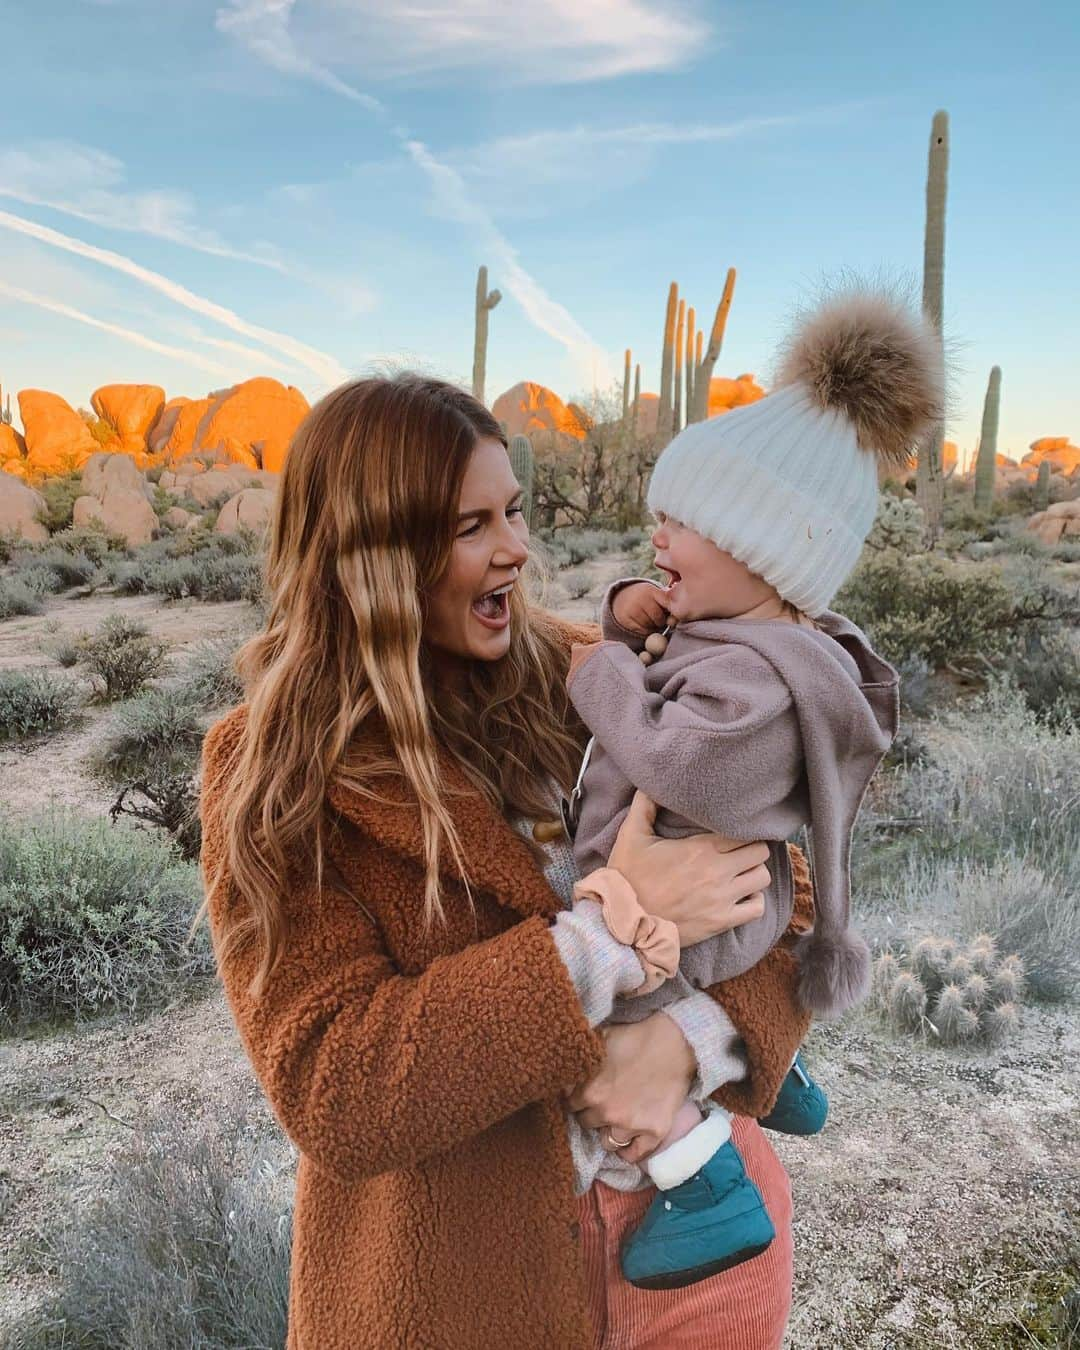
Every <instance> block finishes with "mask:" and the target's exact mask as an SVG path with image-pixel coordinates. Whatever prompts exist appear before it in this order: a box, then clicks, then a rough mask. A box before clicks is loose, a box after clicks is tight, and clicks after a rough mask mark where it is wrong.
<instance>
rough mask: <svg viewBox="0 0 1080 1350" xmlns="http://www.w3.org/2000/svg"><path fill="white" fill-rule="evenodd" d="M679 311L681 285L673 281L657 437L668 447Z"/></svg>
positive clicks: (662, 369) (669, 289)
mask: <svg viewBox="0 0 1080 1350" xmlns="http://www.w3.org/2000/svg"><path fill="white" fill-rule="evenodd" d="M678 310H679V285H678V282H675V281H673V282H672V283H671V285H670V286H669V287H668V298H667V309H666V310H665V311H664V350H663V354H662V356H661V360H660V403H659V406H658V407H657V410H656V436H657V442H658V444H659V446H661V447H663V446H665V445H667V443H668V441H670V440H671V436H672V415H671V414H672V408H673V406H674V405H673V403H672V388H671V383H672V376H673V373H674V370H675V323H676V315H677V314H678Z"/></svg>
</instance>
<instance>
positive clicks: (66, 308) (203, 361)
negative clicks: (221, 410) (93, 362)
mask: <svg viewBox="0 0 1080 1350" xmlns="http://www.w3.org/2000/svg"><path fill="white" fill-rule="evenodd" d="M0 295H7V296H10V298H11V299H12V300H18V301H19V302H21V303H22V304H24V305H35V306H36V307H37V308H38V309H47V310H49V312H50V313H52V314H61V315H63V316H64V318H65V319H75V320H77V321H78V322H79V323H86V324H89V325H90V327H91V328H100V329H101V330H102V331H103V332H105V333H112V334H114V335H115V336H116V337H121V338H124V339H125V341H127V342H133V343H134V344H135V346H136V347H145V348H146V349H147V350H148V351H151V352H160V353H161V354H162V356H172V357H174V358H175V359H176V360H178V361H185V362H186V363H187V364H188V365H189V366H197V367H198V369H199V370H207V371H209V372H210V374H211V375H228V376H229V377H230V378H231V377H232V376H233V374H234V373H235V372H234V371H233V370H231V369H230V368H229V367H228V366H223V365H221V364H219V362H217V361H211V360H210V359H209V358H208V357H205V356H200V355H199V354H198V352H189V351H186V350H185V349H184V348H183V347H170V346H168V345H167V344H166V343H164V342H158V341H156V340H155V339H154V338H150V337H147V336H146V334H145V333H137V332H135V330H134V329H133V328H121V327H120V325H119V324H115V323H106V321H105V320H104V319H95V318H94V316H93V315H92V314H84V313H83V312H82V310H81V309H74V308H73V307H72V306H71V305H65V304H63V303H62V302H61V301H60V300H50V299H49V298H48V297H47V296H44V295H35V294H34V292H33V291H24V290H22V289H20V287H18V286H9V285H8V284H7V282H5V281H0Z"/></svg>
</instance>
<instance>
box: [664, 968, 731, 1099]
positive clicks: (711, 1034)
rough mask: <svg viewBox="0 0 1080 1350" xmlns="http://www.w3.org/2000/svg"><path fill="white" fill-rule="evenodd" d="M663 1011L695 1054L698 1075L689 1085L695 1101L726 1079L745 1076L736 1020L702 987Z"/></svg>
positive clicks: (710, 1094) (728, 1081)
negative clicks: (734, 1021) (733, 1020)
mask: <svg viewBox="0 0 1080 1350" xmlns="http://www.w3.org/2000/svg"><path fill="white" fill-rule="evenodd" d="M664 1012H665V1013H666V1014H667V1016H668V1017H670V1018H671V1020H672V1021H673V1022H674V1023H675V1024H676V1026H677V1027H678V1028H679V1030H680V1031H681V1032H682V1034H683V1035H684V1036H685V1037H686V1039H687V1042H688V1043H689V1045H690V1049H691V1050H693V1052H694V1054H695V1056H696V1057H697V1065H698V1067H697V1077H696V1078H695V1079H694V1081H693V1083H691V1085H690V1096H691V1097H693V1098H694V1100H695V1101H704V1100H705V1098H706V1097H711V1096H712V1095H713V1093H714V1092H715V1091H716V1089H717V1088H719V1087H723V1085H724V1084H725V1083H731V1082H734V1081H737V1080H739V1079H742V1078H745V1077H746V1071H747V1064H746V1054H745V1052H744V1050H743V1047H742V1040H741V1038H740V1036H739V1033H738V1032H737V1031H736V1030H735V1024H734V1023H733V1022H732V1020H731V1018H730V1017H728V1015H727V1013H726V1012H725V1011H724V1010H723V1008H721V1006H720V1004H719V1003H717V1002H716V1000H715V999H713V998H710V997H709V995H708V994H706V993H705V992H704V990H699V991H698V992H697V993H696V994H688V995H687V997H686V998H680V999H677V1000H676V1001H675V1002H674V1003H669V1004H668V1006H667V1007H666V1008H665V1009H664Z"/></svg>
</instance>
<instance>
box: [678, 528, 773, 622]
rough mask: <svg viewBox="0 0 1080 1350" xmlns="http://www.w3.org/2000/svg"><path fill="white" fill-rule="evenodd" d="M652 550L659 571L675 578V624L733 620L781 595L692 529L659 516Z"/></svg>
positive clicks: (742, 564)
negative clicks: (765, 601)
mask: <svg viewBox="0 0 1080 1350" xmlns="http://www.w3.org/2000/svg"><path fill="white" fill-rule="evenodd" d="M656 520H657V525H656V529H655V530H653V532H652V546H653V548H654V549H656V566H657V567H658V568H659V570H660V571H661V572H666V573H667V574H668V577H669V578H670V585H669V587H668V597H669V602H670V612H671V617H672V618H673V619H678V620H680V622H688V621H689V620H691V619H729V618H732V617H733V616H734V615H736V614H745V613H746V611H747V610H748V609H753V608H754V606H755V605H760V604H761V602H762V601H763V600H768V599H769V598H770V597H772V596H774V595H775V594H776V592H775V591H774V590H773V588H772V587H771V586H770V585H769V583H768V582H767V581H763V580H762V578H761V577H759V576H758V575H757V574H756V573H754V572H751V571H750V569H749V567H747V566H746V564H745V563H741V562H737V561H736V560H735V559H734V558H733V557H732V556H731V554H730V553H725V552H724V550H723V549H721V548H717V546H716V545H715V544H714V543H713V541H712V540H711V539H706V538H705V537H704V535H700V534H698V532H697V530H692V529H691V528H690V527H689V526H688V525H683V524H682V523H681V522H680V521H677V520H672V519H671V517H670V516H665V515H664V514H663V512H657V516H656Z"/></svg>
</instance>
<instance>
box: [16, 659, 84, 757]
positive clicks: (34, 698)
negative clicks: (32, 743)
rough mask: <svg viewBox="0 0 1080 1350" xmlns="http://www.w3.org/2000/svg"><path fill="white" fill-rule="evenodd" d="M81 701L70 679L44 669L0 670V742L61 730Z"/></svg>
mask: <svg viewBox="0 0 1080 1350" xmlns="http://www.w3.org/2000/svg"><path fill="white" fill-rule="evenodd" d="M81 701H82V700H81V697H80V695H79V691H78V689H76V688H75V686H74V685H73V684H72V683H71V682H70V681H69V680H58V679H57V678H56V676H55V675H52V674H50V673H49V672H48V671H47V670H32V671H21V670H0V741H2V740H7V739H16V738H18V737H22V736H32V735H36V734H38V733H40V732H52V731H60V730H61V729H62V728H63V727H66V726H67V725H68V724H69V723H70V722H71V721H72V719H73V718H74V717H75V714H76V713H77V711H78V709H79V705H80V703H81Z"/></svg>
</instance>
